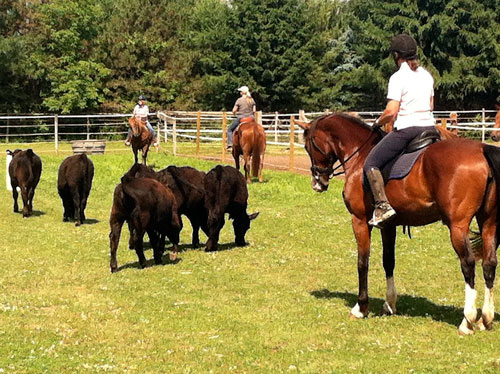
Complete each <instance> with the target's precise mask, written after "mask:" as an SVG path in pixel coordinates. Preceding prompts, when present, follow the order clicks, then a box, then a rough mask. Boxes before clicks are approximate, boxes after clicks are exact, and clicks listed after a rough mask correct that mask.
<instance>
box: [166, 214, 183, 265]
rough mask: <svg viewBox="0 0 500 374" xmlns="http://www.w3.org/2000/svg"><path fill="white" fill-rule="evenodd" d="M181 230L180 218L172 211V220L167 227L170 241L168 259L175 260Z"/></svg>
mask: <svg viewBox="0 0 500 374" xmlns="http://www.w3.org/2000/svg"><path fill="white" fill-rule="evenodd" d="M181 230H182V220H181V218H180V217H179V215H178V214H177V213H175V212H174V213H172V221H171V223H170V227H168V228H167V232H166V234H167V237H168V239H169V240H170V242H171V243H172V251H171V252H170V261H175V260H176V259H177V255H178V254H179V247H178V245H179V240H180V239H179V237H180V232H181Z"/></svg>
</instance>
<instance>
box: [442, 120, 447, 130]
mask: <svg viewBox="0 0 500 374" xmlns="http://www.w3.org/2000/svg"><path fill="white" fill-rule="evenodd" d="M447 123H448V122H447V121H446V118H441V127H442V128H443V129H445V130H446V126H447Z"/></svg>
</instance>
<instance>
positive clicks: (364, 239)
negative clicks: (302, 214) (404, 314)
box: [298, 113, 500, 334]
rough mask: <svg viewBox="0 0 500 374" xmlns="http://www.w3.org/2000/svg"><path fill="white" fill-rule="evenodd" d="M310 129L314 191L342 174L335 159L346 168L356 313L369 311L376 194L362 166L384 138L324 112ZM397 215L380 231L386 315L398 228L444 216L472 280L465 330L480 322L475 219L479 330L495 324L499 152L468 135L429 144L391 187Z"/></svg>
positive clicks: (392, 293)
mask: <svg viewBox="0 0 500 374" xmlns="http://www.w3.org/2000/svg"><path fill="white" fill-rule="evenodd" d="M298 124H299V126H301V127H302V128H303V129H304V130H305V131H304V138H305V147H306V150H307V152H308V153H309V156H310V159H311V165H312V167H311V173H312V188H313V189H314V190H315V191H317V192H323V191H326V190H327V189H328V184H329V180H330V178H331V177H332V176H333V175H337V174H340V173H335V169H337V168H338V167H337V168H335V169H334V168H333V164H334V163H335V162H336V161H340V165H339V167H341V168H342V169H343V172H342V173H345V185H344V190H343V198H344V202H345V205H346V207H347V209H348V210H349V212H350V213H351V216H352V227H353V230H354V236H355V238H356V241H357V246H358V281H359V294H358V300H357V303H356V305H355V306H354V307H353V308H352V310H351V317H353V318H362V317H365V316H367V314H368V265H369V258H370V240H371V232H372V227H371V226H370V225H369V224H368V221H369V220H370V218H371V216H372V212H373V207H372V197H371V193H370V192H369V191H368V192H367V191H365V190H364V189H363V182H362V179H363V164H364V162H365V159H366V157H367V155H368V153H369V151H370V150H371V149H372V148H373V147H374V146H375V144H377V143H378V141H379V140H380V139H381V138H382V137H383V136H384V134H385V133H384V132H383V131H381V130H373V129H372V128H371V127H370V126H368V125H367V124H365V123H364V122H363V121H361V120H359V119H356V118H354V117H351V116H348V115H346V114H338V113H337V114H332V115H329V116H323V117H320V118H318V119H316V120H314V121H313V122H312V123H310V124H309V123H303V122H298ZM386 192H387V196H388V198H389V202H390V204H391V205H392V206H393V207H394V209H395V210H396V212H397V215H396V218H395V219H394V220H393V221H391V222H390V223H389V224H387V225H386V226H384V228H382V229H381V234H382V243H383V266H384V270H385V274H386V282H387V293H386V300H385V303H384V306H383V312H384V313H387V314H393V313H395V312H396V300H397V293H396V288H395V285H394V275H393V272H394V266H395V242H396V226H399V225H406V226H422V225H427V224H429V223H432V222H436V221H439V220H441V221H442V222H443V223H444V224H446V225H447V226H448V228H449V230H450V236H451V242H452V245H453V248H454V249H455V251H456V253H457V255H458V257H459V259H460V265H461V269H462V273H463V276H464V280H465V306H464V319H463V321H462V323H461V324H460V327H459V333H461V334H472V333H473V332H474V326H473V324H474V323H475V322H476V317H477V310H476V290H475V289H474V281H475V280H474V278H475V264H476V263H475V261H476V259H475V256H474V253H473V251H472V248H471V243H470V239H469V225H470V223H471V221H472V219H473V217H476V220H477V223H478V226H479V230H480V232H481V237H482V242H483V245H482V248H480V253H479V255H480V256H481V258H482V267H483V273H484V279H485V283H486V288H485V298H484V305H483V308H482V317H481V319H480V320H479V321H478V322H477V326H478V328H479V329H490V328H491V327H492V323H493V318H494V305H493V283H494V279H495V271H496V266H497V257H496V249H497V243H498V237H499V235H500V230H497V228H500V225H498V221H499V217H498V206H497V205H498V204H497V202H498V196H499V195H500V149H499V148H497V147H494V146H491V145H486V144H482V143H480V142H477V141H473V140H468V139H460V138H457V139H450V140H446V141H441V142H437V143H434V144H432V145H430V146H429V147H428V148H427V149H426V150H425V151H424V152H423V153H422V154H421V155H420V157H419V158H418V159H417V161H416V163H415V165H414V167H413V169H412V170H411V172H410V173H409V174H408V175H407V176H406V177H404V178H402V179H392V180H389V182H388V183H387V185H386ZM497 225H498V226H497Z"/></svg>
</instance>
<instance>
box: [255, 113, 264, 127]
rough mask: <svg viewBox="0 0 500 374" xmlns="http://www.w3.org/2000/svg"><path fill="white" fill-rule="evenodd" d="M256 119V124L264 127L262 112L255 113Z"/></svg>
mask: <svg viewBox="0 0 500 374" xmlns="http://www.w3.org/2000/svg"><path fill="white" fill-rule="evenodd" d="M255 117H257V118H255V120H256V122H257V123H258V124H259V125H261V126H262V111H261V110H259V111H258V112H255Z"/></svg>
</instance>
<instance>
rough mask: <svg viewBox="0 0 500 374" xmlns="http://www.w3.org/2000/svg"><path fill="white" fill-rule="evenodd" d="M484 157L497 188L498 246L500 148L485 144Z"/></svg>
mask: <svg viewBox="0 0 500 374" xmlns="http://www.w3.org/2000/svg"><path fill="white" fill-rule="evenodd" d="M483 153H484V157H486V160H487V161H488V165H489V166H490V169H491V171H492V173H493V178H494V179H495V184H496V190H497V233H496V242H497V247H498V244H499V242H500V148H499V147H495V146H493V145H488V144H485V145H484V148H483Z"/></svg>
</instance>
